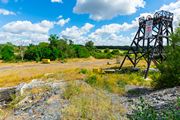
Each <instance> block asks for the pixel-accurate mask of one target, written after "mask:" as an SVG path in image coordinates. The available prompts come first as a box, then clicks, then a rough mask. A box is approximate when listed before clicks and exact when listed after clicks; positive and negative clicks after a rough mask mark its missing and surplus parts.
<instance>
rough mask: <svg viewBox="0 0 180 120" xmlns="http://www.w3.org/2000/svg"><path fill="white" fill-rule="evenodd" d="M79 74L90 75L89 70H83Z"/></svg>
mask: <svg viewBox="0 0 180 120" xmlns="http://www.w3.org/2000/svg"><path fill="white" fill-rule="evenodd" d="M79 73H80V74H87V73H88V70H87V69H81V70H80V72H79Z"/></svg>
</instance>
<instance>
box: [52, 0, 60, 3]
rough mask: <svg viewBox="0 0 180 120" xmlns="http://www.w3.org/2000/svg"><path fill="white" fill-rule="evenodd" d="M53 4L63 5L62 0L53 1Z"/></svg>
mask: <svg viewBox="0 0 180 120" xmlns="http://www.w3.org/2000/svg"><path fill="white" fill-rule="evenodd" d="M51 2H53V3H62V0H51Z"/></svg>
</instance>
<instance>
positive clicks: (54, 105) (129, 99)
mask: <svg viewBox="0 0 180 120" xmlns="http://www.w3.org/2000/svg"><path fill="white" fill-rule="evenodd" d="M77 82H81V83H84V82H83V81H77ZM66 85H67V83H66V82H63V81H57V82H44V81H41V80H33V81H32V82H30V83H29V84H27V83H23V84H20V85H19V86H17V87H16V88H14V89H13V90H16V92H19V94H20V95H21V96H22V95H25V97H24V98H23V99H22V100H21V101H20V102H18V103H17V105H16V107H15V109H14V111H13V114H12V115H11V116H8V117H7V118H6V119H5V120H60V119H61V117H62V116H61V110H62V109H63V108H64V107H65V106H66V105H68V104H67V103H68V101H66V102H65V100H64V99H63V96H62V94H63V92H64V89H65V87H66ZM43 86H48V87H50V88H51V89H48V90H45V91H42V92H40V93H37V94H29V93H28V91H31V90H32V89H33V88H41V87H43ZM125 89H126V91H127V94H125V95H123V96H122V95H118V94H113V93H109V92H105V93H106V95H107V96H109V97H110V98H111V100H112V103H117V102H119V103H122V105H123V106H124V107H125V108H126V109H127V111H128V113H127V114H131V113H132V110H133V108H134V107H135V105H136V104H138V103H139V101H140V97H142V98H143V99H144V100H145V101H147V102H148V103H149V104H150V105H151V106H153V107H154V108H156V109H157V110H158V109H164V108H168V107H169V106H170V105H171V104H174V103H175V102H176V100H177V97H179V96H180V87H174V88H169V89H164V90H159V91H154V90H152V89H150V88H145V87H140V86H130V85H128V86H126V88H125ZM3 90H5V89H0V93H1V92H2V91H3Z"/></svg>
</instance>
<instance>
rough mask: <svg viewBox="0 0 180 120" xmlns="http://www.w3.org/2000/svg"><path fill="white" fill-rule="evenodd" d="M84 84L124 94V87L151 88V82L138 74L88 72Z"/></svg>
mask: <svg viewBox="0 0 180 120" xmlns="http://www.w3.org/2000/svg"><path fill="white" fill-rule="evenodd" d="M85 82H86V83H88V84H90V85H91V86H93V87H97V88H101V89H103V90H107V91H109V92H113V93H118V94H124V93H125V86H126V85H137V86H151V82H152V81H151V80H149V81H146V80H144V78H143V77H142V76H141V75H140V73H138V72H136V73H124V74H120V73H114V74H102V73H93V72H89V73H88V74H87V77H86V78H85Z"/></svg>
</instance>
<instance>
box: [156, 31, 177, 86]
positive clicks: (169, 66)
mask: <svg viewBox="0 0 180 120" xmlns="http://www.w3.org/2000/svg"><path fill="white" fill-rule="evenodd" d="M171 39H172V41H171V46H170V47H168V48H167V59H166V61H164V62H163V63H162V64H161V65H159V66H158V68H159V70H160V72H161V75H160V77H159V78H158V79H157V80H156V82H155V86H156V87H157V88H166V87H174V86H179V85H180V28H177V29H176V31H175V33H174V34H172V35H171Z"/></svg>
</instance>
